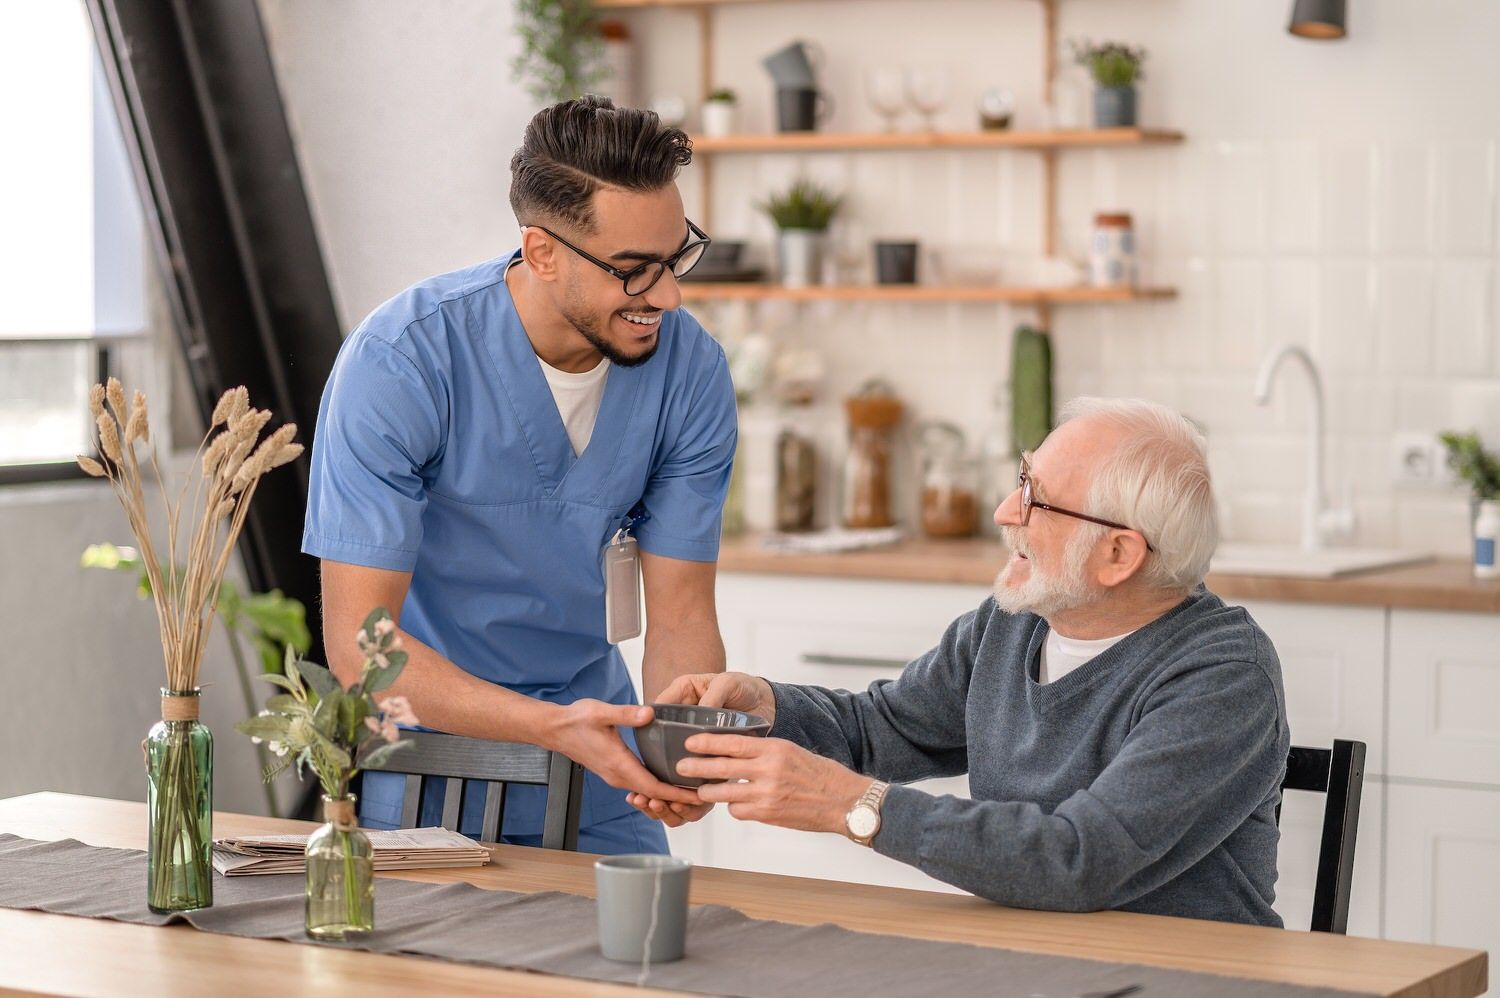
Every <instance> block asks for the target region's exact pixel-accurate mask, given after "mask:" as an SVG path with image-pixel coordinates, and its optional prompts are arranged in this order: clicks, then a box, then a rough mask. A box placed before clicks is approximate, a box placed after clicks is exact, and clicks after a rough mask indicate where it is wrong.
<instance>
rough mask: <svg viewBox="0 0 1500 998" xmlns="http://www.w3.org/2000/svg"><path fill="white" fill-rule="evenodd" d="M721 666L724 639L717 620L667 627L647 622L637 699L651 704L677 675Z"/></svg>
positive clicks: (710, 618)
mask: <svg viewBox="0 0 1500 998" xmlns="http://www.w3.org/2000/svg"><path fill="white" fill-rule="evenodd" d="M724 666H725V655H724V639H723V638H722V637H720V635H719V622H718V620H717V619H715V618H713V617H707V618H695V619H693V620H689V621H684V622H682V623H680V624H677V625H676V626H670V627H669V626H666V625H659V624H651V625H650V626H648V627H647V629H646V655H645V659H644V661H643V662H642V663H641V686H642V689H641V698H642V700H643V702H645V703H651V702H652V701H654V700H655V699H656V698H657V696H658V695H659V694H660V693H661V691H662V690H664V689H666V688H667V687H668V686H669V685H671V683H672V681H673V680H674V679H676V678H677V677H678V676H689V675H693V674H695V673H700V672H723V671H724Z"/></svg>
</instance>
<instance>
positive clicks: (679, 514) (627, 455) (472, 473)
mask: <svg viewBox="0 0 1500 998" xmlns="http://www.w3.org/2000/svg"><path fill="white" fill-rule="evenodd" d="M518 257H519V251H517V252H516V253H513V254H511V255H510V256H508V257H501V258H498V259H495V260H491V261H488V262H486V263H482V264H479V265H477V266H474V267H470V268H467V269H465V270H460V271H456V272H454V273H451V274H445V275H442V276H440V277H434V278H432V279H430V280H427V281H424V282H422V283H421V284H418V285H416V286H415V287H412V288H410V289H408V290H406V291H404V292H402V293H401V294H400V295H397V296H396V297H395V298H393V299H391V300H390V301H388V302H386V303H385V304H384V305H381V306H380V307H379V308H377V309H376V310H375V311H374V312H373V313H371V315H370V316H369V317H368V318H367V319H365V321H364V322H362V323H361V324H360V325H359V327H358V328H357V329H355V331H354V332H353V333H352V334H350V336H349V338H348V339H347V340H345V342H344V344H343V347H342V348H341V349H340V351H339V356H338V360H337V361H336V362H335V364H334V368H333V373H332V375H331V376H330V378H329V380H328V385H327V387H326V388H325V389H324V392H323V400H322V404H321V405H320V407H319V410H318V425H317V434H316V437H315V438H314V441H313V454H312V480H311V483H310V492H309V498H308V507H307V521H306V528H305V531H304V533H303V537H302V550H303V551H304V552H306V553H307V554H310V555H314V556H316V557H318V558H327V559H329V560H332V561H339V562H345V563H349V564H355V565H366V566H369V567H372V568H384V569H391V570H395V571H402V572H410V573H412V580H411V588H410V590H409V592H408V594H407V597H406V602H405V603H404V605H403V606H402V607H401V626H402V628H403V629H405V630H406V631H408V632H409V633H410V634H412V635H413V636H414V637H416V638H418V639H420V640H421V641H423V642H425V643H426V644H428V645H430V646H432V647H433V648H435V649H436V650H437V651H439V652H441V653H442V654H443V655H445V656H446V657H447V658H449V659H450V660H452V661H453V662H454V663H455V664H456V665H458V666H459V667H460V668H462V669H464V670H465V671H467V672H469V673H472V674H473V675H475V676H478V677H480V678H482V679H487V680H489V681H490V682H492V683H497V684H499V685H502V686H504V687H506V688H508V689H512V690H515V691H516V692H518V693H524V694H526V695H528V696H533V697H538V698H540V699H543V700H548V701H551V702H554V703H563V704H566V703H571V702H573V701H574V700H578V699H581V698H585V697H593V698H596V699H599V700H605V701H608V702H610V703H616V704H625V703H635V702H636V693H635V690H634V689H633V688H632V686H631V682H630V678H629V675H628V674H627V673H626V671H625V665H624V662H623V660H622V659H621V657H620V653H619V650H618V649H616V648H615V647H614V646H612V645H611V644H609V642H607V641H606V640H605V638H604V580H603V574H602V571H601V568H602V562H601V555H602V552H603V549H604V547H605V545H606V544H607V543H608V541H609V539H610V538H611V537H612V536H613V535H614V533H615V531H616V530H618V529H619V527H620V526H621V524H622V523H624V521H625V519H626V515H627V514H628V513H629V512H630V511H631V510H632V508H633V507H635V506H636V504H637V503H641V504H642V505H643V506H644V508H645V511H646V513H647V519H646V520H645V521H644V522H643V523H640V524H638V525H637V526H636V527H635V529H634V531H633V532H634V534H635V536H636V538H637V539H638V541H639V543H640V547H641V549H642V550H644V551H648V552H650V553H652V554H655V555H661V556H664V557H668V558H680V559H685V560H689V561H713V560H715V559H716V558H717V557H718V549H719V529H720V517H721V514H722V511H723V504H724V496H725V493H726V491H727V490H728V485H729V472H730V464H731V461H732V460H733V455H734V448H735V437H736V424H735V400H734V389H733V386H732V384H731V383H730V379H729V370H728V365H727V363H726V361H725V357H724V351H723V349H722V348H721V347H720V346H719V344H718V343H717V342H715V341H714V339H713V338H712V337H711V336H709V335H708V333H706V332H705V331H704V329H703V327H702V326H701V325H699V324H698V322H697V320H695V319H694V318H693V317H692V316H691V315H689V314H688V313H687V312H684V311H682V310H677V311H672V312H666V313H664V314H663V316H662V322H661V332H660V334H659V338H658V343H659V346H658V348H657V351H656V353H655V354H654V355H653V356H652V357H651V359H650V360H648V361H647V362H646V363H644V364H641V365H638V366H636V367H620V366H618V365H615V366H611V368H610V370H609V375H608V380H607V381H606V383H605V389H604V398H603V400H602V402H601V403H600V407H599V416H598V420H597V422H596V424H595V427H594V433H593V436H592V438H591V439H590V441H589V444H588V446H587V448H585V450H584V452H583V454H582V455H579V456H578V457H576V458H575V457H574V455H573V448H572V445H571V444H570V443H569V440H568V435H567V432H566V430H565V429H564V427H563V423H562V417H561V416H560V415H559V414H558V410H557V404H556V402H555V401H554V400H553V397H552V393H551V390H550V389H549V388H548V386H547V382H546V379H545V378H544V376H543V374H542V370H541V365H540V364H539V363H538V360H537V356H536V353H535V351H534V350H533V349H532V346H531V342H530V340H528V339H527V337H526V331H525V329H524V328H523V327H522V325H521V320H520V317H519V316H518V315H517V314H516V309H515V304H514V302H513V301H512V299H511V296H510V292H509V290H508V289H507V288H506V285H505V271H506V269H507V268H508V267H509V265H510V264H511V262H512V261H514V260H515V259H517V258H518ZM345 637H347V638H348V639H349V640H353V635H347V636H345V635H331V636H328V637H326V638H325V640H329V641H338V640H343V639H344V638H345ZM383 775H384V774H370V775H369V777H367V779H366V780H365V785H364V789H363V796H364V800H363V802H362V805H363V806H362V807H361V811H362V812H363V813H364V814H365V815H366V816H368V817H369V818H371V819H373V820H375V821H393V820H394V819H395V818H396V817H399V812H400V803H401V800H400V783H401V781H400V779H399V778H390V777H386V778H384V779H379V780H377V779H376V777H377V776H383ZM530 789H533V788H525V787H516V788H513V790H514V791H515V794H514V796H513V795H512V794H511V793H507V801H506V812H507V813H506V821H505V831H506V833H507V834H511V833H516V834H534V833H535V832H539V831H540V829H541V808H540V793H537V794H529V795H528V794H526V793H523V791H527V790H530ZM535 789H536V790H537V791H540V790H541V788H535ZM627 813H633V809H632V808H631V807H630V805H628V804H627V803H626V802H625V797H624V792H623V791H618V790H614V789H612V788H610V787H609V786H608V785H606V784H605V783H604V782H603V781H602V780H600V779H599V778H598V777H597V776H595V775H594V774H592V773H590V774H588V776H587V778H586V780H585V784H584V801H583V814H582V823H583V824H584V825H590V824H595V823H598V822H601V821H606V820H608V819H610V818H612V817H617V816H619V815H621V814H627Z"/></svg>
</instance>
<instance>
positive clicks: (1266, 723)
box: [873, 662, 1290, 911]
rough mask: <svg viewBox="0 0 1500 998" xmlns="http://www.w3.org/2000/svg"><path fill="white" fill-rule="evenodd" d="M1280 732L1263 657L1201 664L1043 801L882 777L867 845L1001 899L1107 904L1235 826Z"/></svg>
mask: <svg viewBox="0 0 1500 998" xmlns="http://www.w3.org/2000/svg"><path fill="white" fill-rule="evenodd" d="M1289 741H1290V736H1289V734H1288V732H1287V730H1286V727H1285V724H1284V723H1283V721H1282V720H1281V711H1280V707H1279V699H1278V697H1277V694H1276V691H1275V688H1274V685H1273V683H1272V681H1271V679H1270V677H1269V676H1267V674H1266V673H1265V671H1264V670H1263V669H1262V668H1261V667H1260V666H1258V665H1256V664H1254V663H1246V662H1223V663H1218V664H1215V665H1209V666H1205V667H1202V668H1198V669H1194V670H1192V671H1190V672H1185V673H1182V674H1179V675H1177V676H1175V677H1174V678H1172V679H1171V680H1169V681H1167V682H1165V683H1163V684H1162V685H1161V686H1159V687H1157V688H1156V689H1155V690H1154V691H1152V692H1151V693H1150V694H1149V695H1148V699H1147V700H1146V702H1145V705H1144V707H1143V708H1142V710H1141V715H1140V718H1139V720H1138V722H1137V723H1136V724H1135V725H1134V727H1133V728H1132V729H1131V731H1130V733H1129V735H1127V736H1126V738H1125V741H1124V743H1123V744H1122V746H1121V748H1120V751H1119V753H1118V754H1117V755H1116V756H1115V757H1114V758H1113V759H1112V760H1111V761H1110V763H1109V764H1108V765H1107V766H1106V767H1105V768H1104V770H1103V771H1102V772H1100V773H1099V775H1098V777H1097V778H1095V779H1094V781H1093V783H1092V784H1091V785H1090V786H1088V787H1086V788H1084V789H1081V790H1078V791H1077V792H1076V793H1074V794H1073V795H1072V796H1070V797H1069V798H1068V799H1066V800H1065V801H1063V802H1062V803H1061V804H1059V805H1058V806H1057V807H1056V808H1055V809H1053V810H1052V811H1051V812H1050V813H1049V812H1048V811H1047V810H1045V809H1044V808H1042V807H1040V806H1038V805H1037V804H1036V803H1032V802H1025V801H976V800H967V799H961V798H957V797H952V796H943V797H938V796H934V795H932V794H927V793H924V792H922V791H920V790H916V789H913V788H910V787H892V788H891V790H890V793H889V794H888V796H887V797H886V799H885V804H884V806H883V807H882V809H881V829H880V832H879V833H878V834H877V835H876V837H875V841H874V843H873V844H874V848H875V849H876V851H877V852H880V853H883V854H885V855H887V856H890V857H892V858H894V859H897V860H900V861H902V862H905V863H909V864H911V865H913V866H916V867H917V868H918V869H920V870H922V871H923V872H925V873H927V874H929V875H930V876H932V877H935V878H937V879H939V880H942V881H944V882H945V883H949V884H952V885H954V886H956V887H960V888H962V889H964V890H966V891H969V892H971V893H973V894H977V895H980V896H981V897H985V898H989V899H990V900H993V901H998V902H1000V903H1001V904H1007V905H1011V906H1014V907H1024V908H1043V909H1051V910H1059V911H1093V910H1098V909H1103V908H1117V907H1120V906H1122V905H1125V904H1128V903H1129V902H1130V901H1132V900H1133V899H1135V898H1137V897H1139V896H1141V895H1142V894H1145V893H1147V892H1148V891H1151V890H1153V889H1155V888H1157V887H1159V886H1161V885H1162V884H1165V883H1167V882H1168V881H1170V880H1172V879H1174V878H1175V877H1177V876H1178V875H1179V874H1181V873H1182V872H1183V871H1184V870H1186V869H1188V868H1189V867H1191V866H1192V865H1194V864H1195V863H1197V862H1198V861H1199V860H1201V859H1202V858H1203V857H1204V856H1206V855H1207V854H1208V853H1209V852H1210V851H1211V850H1212V849H1214V848H1215V847H1216V846H1217V845H1218V844H1219V843H1221V842H1222V841H1224V839H1225V838H1227V837H1228V836H1229V834H1230V833H1231V832H1233V831H1234V830H1235V829H1236V828H1238V827H1239V826H1240V825H1241V824H1242V823H1243V822H1244V821H1245V820H1246V819H1247V818H1248V817H1249V815H1250V814H1251V812H1252V811H1254V810H1255V809H1256V808H1257V807H1258V806H1259V805H1260V804H1261V803H1262V802H1263V801H1265V799H1266V797H1267V795H1268V794H1270V793H1272V792H1274V790H1275V788H1276V787H1277V786H1278V785H1279V783H1280V780H1281V773H1282V770H1283V767H1284V766H1285V764H1286V754H1287V750H1288V743H1289Z"/></svg>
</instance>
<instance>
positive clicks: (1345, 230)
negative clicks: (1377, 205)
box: [1319, 140, 1376, 253]
mask: <svg viewBox="0 0 1500 998" xmlns="http://www.w3.org/2000/svg"><path fill="white" fill-rule="evenodd" d="M1375 152H1376V145H1375V144H1374V143H1372V142H1359V141H1345V140H1335V141H1331V142H1328V143H1326V144H1325V145H1324V146H1323V149H1322V151H1321V156H1320V157H1319V164H1320V167H1321V169H1320V173H1321V176H1322V182H1321V184H1320V189H1321V190H1320V193H1321V198H1322V210H1321V212H1320V218H1319V222H1320V225H1319V228H1320V230H1321V231H1320V236H1321V238H1320V240H1319V242H1320V244H1321V247H1322V249H1323V251H1324V252H1327V253H1368V252H1369V251H1370V247H1371V243H1372V241H1373V237H1374V229H1375V226H1374V222H1373V219H1374V212H1373V211H1372V210H1371V206H1372V203H1373V197H1372V195H1373V192H1374V165H1375Z"/></svg>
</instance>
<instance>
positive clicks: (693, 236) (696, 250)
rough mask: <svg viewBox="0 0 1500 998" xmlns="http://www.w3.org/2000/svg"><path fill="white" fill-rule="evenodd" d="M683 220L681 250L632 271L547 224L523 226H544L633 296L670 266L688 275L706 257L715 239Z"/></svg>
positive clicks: (651, 285)
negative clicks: (685, 233)
mask: <svg viewBox="0 0 1500 998" xmlns="http://www.w3.org/2000/svg"><path fill="white" fill-rule="evenodd" d="M683 221H684V222H687V227H688V239H687V242H686V243H684V244H683V246H682V249H680V250H678V251H677V252H676V253H673V254H672V255H671V256H669V257H667V258H666V259H665V260H645V261H642V262H641V263H638V264H636V265H635V266H634V267H631V268H630V269H629V270H621V269H620V268H619V267H615V266H612V265H610V264H608V263H605V262H604V261H603V260H601V259H599V258H598V257H596V256H594V255H592V254H590V253H587V252H585V251H584V250H581V249H579V248H578V247H577V246H574V245H573V244H572V243H570V242H568V241H567V240H566V239H564V238H563V237H562V236H560V235H558V234H557V233H556V232H553V231H552V230H551V229H549V228H547V227H546V226H545V225H537V226H522V227H523V228H533V227H534V228H538V229H541V230H542V231H543V232H545V233H547V235H549V236H551V237H552V238H553V239H556V240H557V241H558V242H560V243H562V244H563V245H564V246H566V247H567V248H568V249H570V250H572V251H573V252H574V253H577V254H578V255H579V256H581V257H583V258H584V259H585V260H587V261H588V262H589V263H592V264H593V265H594V266H596V267H598V268H599V269H600V270H602V271H604V272H605V273H607V274H611V275H613V276H615V277H617V278H619V280H620V283H621V284H623V285H625V293H626V294H627V295H629V296H630V297H632V298H634V297H636V296H637V295H643V294H645V293H646V292H647V291H650V290H651V289H652V288H654V287H656V282H657V281H659V280H661V275H663V274H665V273H666V272H667V270H668V268H670V269H671V271H672V276H673V277H686V276H687V275H688V271H690V270H692V269H693V268H694V267H696V266H698V261H700V260H702V259H703V251H704V250H706V249H708V244H709V243H711V242H713V240H712V239H709V238H708V233H707V232H704V231H703V230H702V229H700V228H698V226H696V225H694V224H693V221H692V219H688V218H685V219H683Z"/></svg>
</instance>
